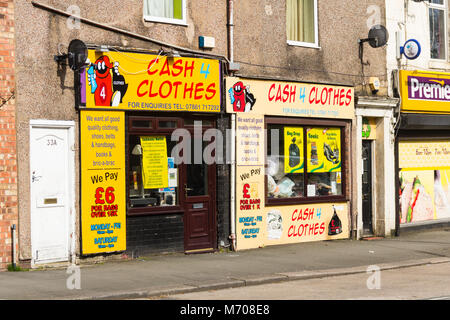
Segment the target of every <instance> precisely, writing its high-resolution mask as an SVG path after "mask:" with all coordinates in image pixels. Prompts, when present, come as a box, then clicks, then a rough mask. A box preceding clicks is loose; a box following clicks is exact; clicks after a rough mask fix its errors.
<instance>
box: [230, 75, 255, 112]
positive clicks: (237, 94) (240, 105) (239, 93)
mask: <svg viewBox="0 0 450 320" xmlns="http://www.w3.org/2000/svg"><path fill="white" fill-rule="evenodd" d="M228 92H229V94H230V98H231V103H232V104H233V111H234V112H249V111H250V110H252V107H253V105H254V104H255V102H256V99H255V97H254V96H253V94H251V93H250V89H249V87H245V86H244V84H243V83H242V81H238V82H236V83H235V84H234V85H233V87H232V88H230V90H228Z"/></svg>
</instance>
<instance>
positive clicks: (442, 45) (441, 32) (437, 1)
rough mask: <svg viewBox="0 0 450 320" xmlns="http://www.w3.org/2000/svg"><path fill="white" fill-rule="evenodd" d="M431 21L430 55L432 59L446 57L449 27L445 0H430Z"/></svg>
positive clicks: (429, 13) (429, 12)
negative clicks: (447, 25) (447, 26)
mask: <svg viewBox="0 0 450 320" xmlns="http://www.w3.org/2000/svg"><path fill="white" fill-rule="evenodd" d="M428 15H429V23H430V55H431V59H442V60H444V59H446V57H447V28H446V20H447V19H446V17H447V13H446V7H445V0H430V7H429V9H428Z"/></svg>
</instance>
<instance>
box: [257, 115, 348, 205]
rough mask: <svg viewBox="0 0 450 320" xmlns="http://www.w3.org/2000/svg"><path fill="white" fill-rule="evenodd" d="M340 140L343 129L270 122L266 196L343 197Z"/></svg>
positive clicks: (278, 197)
mask: <svg viewBox="0 0 450 320" xmlns="http://www.w3.org/2000/svg"><path fill="white" fill-rule="evenodd" d="M341 143H342V141H341V128H331V127H330V128H327V127H307V126H294V125H286V126H285V125H282V124H268V125H267V157H266V181H267V182H266V195H267V199H268V200H269V201H270V200H271V199H282V198H290V199H299V200H301V199H305V198H308V197H323V196H341V195H342V194H343V190H342V172H341V169H342V146H341ZM305 155H306V157H305Z"/></svg>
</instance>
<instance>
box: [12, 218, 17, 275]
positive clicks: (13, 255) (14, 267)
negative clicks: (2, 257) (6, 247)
mask: <svg viewBox="0 0 450 320" xmlns="http://www.w3.org/2000/svg"><path fill="white" fill-rule="evenodd" d="M15 238H16V225H15V224H13V225H12V226H11V254H12V259H11V261H12V268H13V270H16V248H15V247H16V245H15V243H14V239H15Z"/></svg>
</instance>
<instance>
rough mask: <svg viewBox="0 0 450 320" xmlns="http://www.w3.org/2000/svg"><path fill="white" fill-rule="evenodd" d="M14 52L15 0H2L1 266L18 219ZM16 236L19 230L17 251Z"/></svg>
mask: <svg viewBox="0 0 450 320" xmlns="http://www.w3.org/2000/svg"><path fill="white" fill-rule="evenodd" d="M14 56H15V55H14V1H13V0H0V270H4V269H5V268H6V267H7V265H8V264H11V262H12V261H11V257H12V256H11V252H12V250H11V249H12V248H11V244H12V241H11V226H12V225H13V224H15V225H16V227H17V222H18V211H17V158H16V127H15V100H14V95H13V94H14V91H15V79H14ZM16 229H17V228H16ZM17 238H18V237H17V231H16V239H15V240H14V243H15V244H16V252H17V248H18V246H17Z"/></svg>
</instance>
